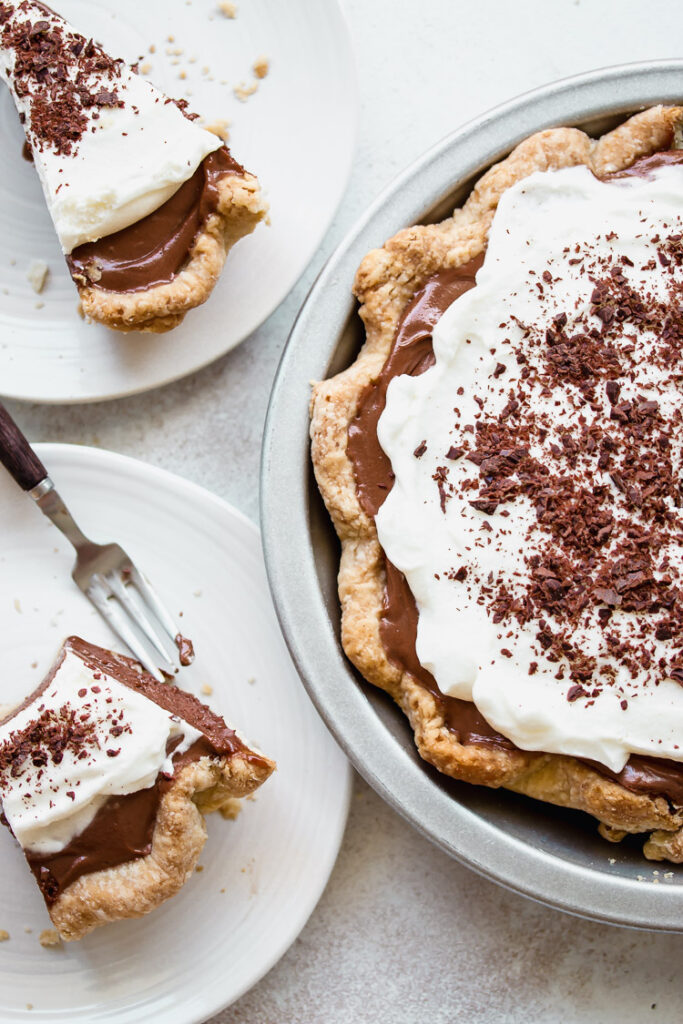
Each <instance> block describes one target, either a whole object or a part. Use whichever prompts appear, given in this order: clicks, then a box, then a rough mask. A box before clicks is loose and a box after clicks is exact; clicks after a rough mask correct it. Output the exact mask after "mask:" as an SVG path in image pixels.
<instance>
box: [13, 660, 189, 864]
mask: <svg viewBox="0 0 683 1024" xmlns="http://www.w3.org/2000/svg"><path fill="white" fill-rule="evenodd" d="M201 735H202V734H201V733H200V732H199V731H198V730H197V729H195V728H194V727H193V726H191V725H188V723H187V722H185V721H183V720H182V719H181V718H179V717H178V716H176V715H173V714H172V713H171V712H169V711H165V710H164V709H163V708H161V707H159V706H158V705H157V704H155V703H154V702H153V701H151V700H149V699H148V698H147V697H144V696H142V695H141V694H139V693H137V692H136V691H135V690H133V689H131V688H130V687H127V686H125V685H124V684H123V683H120V682H118V681H117V680H115V679H112V678H110V677H109V676H107V675H106V674H104V673H102V672H96V671H93V669H92V668H90V667H89V666H88V665H87V664H86V663H85V662H84V661H83V660H82V659H81V658H79V657H78V655H76V654H75V653H74V652H73V651H72V650H69V649H67V650H66V651H65V654H64V657H63V659H62V661H61V662H60V664H59V666H58V668H57V670H56V672H55V674H54V676H53V678H52V680H51V681H50V683H49V685H48V686H47V688H46V689H45V690H44V691H43V692H42V693H39V695H38V696H37V697H36V698H35V699H34V700H33V701H31V703H30V704H29V705H28V706H27V707H25V708H23V709H21V710H19V711H18V712H17V713H16V714H15V715H13V717H12V718H10V719H9V720H8V721H6V722H5V723H4V724H3V725H1V726H0V800H1V801H2V809H3V813H4V815H5V817H6V818H7V821H8V823H9V825H10V827H11V829H12V832H13V833H14V835H15V837H16V838H17V840H18V841H19V843H20V844H21V846H22V847H23V848H24V849H25V850H28V851H31V852H32V853H37V854H51V853H57V852H58V851H59V850H61V849H63V848H64V847H65V846H67V845H68V843H69V842H70V841H71V840H72V839H73V838H74V837H75V836H77V835H79V834H80V833H81V832H82V831H83V830H84V829H85V828H86V827H87V826H88V825H89V824H90V822H91V821H92V819H93V818H94V817H95V815H96V813H97V811H98V810H99V809H100V807H101V806H102V805H103V804H104V802H105V801H106V800H107V798H108V797H110V796H114V795H124V794H126V793H134V792H137V791H138V790H141V789H147V788H148V787H149V786H152V785H154V783H155V782H156V779H157V776H158V774H159V773H160V772H161V773H162V774H167V775H168V776H171V775H172V774H173V764H172V757H173V755H175V754H181V753H184V752H185V751H186V750H188V749H189V747H191V746H192V744H193V743H194V742H195V741H196V740H198V739H199V738H200V736H201ZM171 746H172V750H171V749H170V748H171ZM169 750H170V752H168V751H169Z"/></svg>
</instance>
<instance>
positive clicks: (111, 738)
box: [0, 637, 275, 940]
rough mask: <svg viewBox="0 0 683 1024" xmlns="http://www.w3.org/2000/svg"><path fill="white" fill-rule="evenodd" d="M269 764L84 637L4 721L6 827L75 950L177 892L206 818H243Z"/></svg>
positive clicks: (211, 716)
mask: <svg viewBox="0 0 683 1024" xmlns="http://www.w3.org/2000/svg"><path fill="white" fill-rule="evenodd" d="M274 767H275V765H274V763H273V762H272V761H271V760H270V759H269V758H267V757H265V756H264V755H263V754H261V753H260V752H259V751H257V750H255V749H253V748H251V747H250V746H249V745H248V744H247V742H246V741H245V740H244V739H242V738H241V737H240V736H239V735H238V733H237V732H236V731H235V730H234V729H233V728H231V727H230V726H229V725H227V724H226V723H225V722H224V720H223V719H222V718H221V717H220V716H219V715H217V714H216V713H215V712H213V711H212V710H211V709H210V708H208V707H206V705H204V704H202V703H200V701H199V700H197V698H196V697H194V696H192V694H190V693H186V692H185V691H184V690H181V689H179V688H178V687H177V686H173V685H171V684H170V683H158V682H157V681H156V680H155V679H153V678H152V676H150V675H148V674H147V673H145V672H143V671H142V669H141V667H140V665H138V663H137V662H135V661H133V660H132V659H131V658H126V657H124V656H123V655H120V654H116V653H114V652H113V651H108V650H105V649H103V648H101V647H96V646H95V645H94V644H91V643H88V642H86V641H85V640H81V639H79V638H78V637H69V639H68V640H67V641H66V642H65V643H64V645H63V646H62V649H61V651H60V653H59V656H58V658H57V660H56V662H55V664H54V666H53V667H52V669H51V670H50V672H49V673H48V675H47V676H46V678H45V680H44V681H43V683H42V684H41V685H40V686H39V687H38V689H37V690H36V691H35V692H34V693H32V694H31V695H30V696H29V697H28V698H27V699H26V700H25V701H24V703H23V704H22V705H21V706H20V707H19V708H17V709H16V710H15V711H13V712H12V714H11V715H10V716H9V717H8V718H6V719H5V720H4V721H2V722H0V800H1V801H2V811H3V821H4V822H5V824H7V825H8V826H9V827H10V829H11V830H12V833H13V834H14V836H15V838H16V839H17V841H18V843H19V844H20V846H21V847H22V849H23V851H24V855H25V857H26V860H27V862H28V865H29V867H30V869H31V871H32V872H33V874H34V876H35V879H36V881H37V883H38V885H39V886H40V890H41V892H42V894H43V897H44V899H45V902H46V904H47V908H48V911H49V913H50V917H51V918H52V921H53V923H54V925H55V926H56V928H57V930H58V932H59V934H60V936H61V937H62V938H63V939H66V940H73V939H80V938H82V937H83V936H84V935H86V934H87V933H88V932H90V931H92V930H93V928H97V927H98V926H100V925H103V924H107V922H109V921H117V920H120V919H122V918H129V917H141V916H142V915H143V914H147V913H149V911H151V910H154V908H155V907H157V906H159V904H161V903H163V901H164V900H167V899H168V898H169V897H170V896H173V895H175V894H176V893H177V892H178V891H179V890H180V889H181V888H182V886H183V885H184V884H185V882H186V881H187V880H188V879H189V878H190V877H191V875H192V873H193V871H194V868H195V865H196V863H197V859H198V858H199V854H200V853H201V850H202V847H203V846H204V842H205V840H206V826H205V824H204V817H203V816H204V814H207V813H209V812H210V811H223V813H224V814H226V815H227V816H234V813H235V810H236V807H235V802H236V801H237V800H238V799H239V798H241V797H244V796H247V795H248V794H250V793H252V792H253V791H254V790H255V789H257V788H258V787H259V786H260V785H261V783H263V782H265V780H266V779H267V778H268V776H269V775H270V774H271V772H272V771H273V769H274Z"/></svg>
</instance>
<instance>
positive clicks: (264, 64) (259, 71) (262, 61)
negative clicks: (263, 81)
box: [253, 56, 270, 78]
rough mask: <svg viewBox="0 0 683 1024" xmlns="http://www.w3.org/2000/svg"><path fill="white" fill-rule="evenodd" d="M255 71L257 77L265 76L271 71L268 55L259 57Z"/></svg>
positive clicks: (255, 63)
mask: <svg viewBox="0 0 683 1024" xmlns="http://www.w3.org/2000/svg"><path fill="white" fill-rule="evenodd" d="M253 71H254V74H255V75H256V77H257V78H265V77H266V75H267V74H268V72H269V71H270V61H269V60H268V58H267V57H263V56H261V57H257V58H256V60H255V61H254V64H253Z"/></svg>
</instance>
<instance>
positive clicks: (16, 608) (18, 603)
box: [14, 597, 21, 615]
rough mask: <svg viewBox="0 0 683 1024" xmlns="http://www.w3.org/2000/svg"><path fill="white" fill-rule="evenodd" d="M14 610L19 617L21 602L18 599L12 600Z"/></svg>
mask: <svg viewBox="0 0 683 1024" xmlns="http://www.w3.org/2000/svg"><path fill="white" fill-rule="evenodd" d="M14 610H15V612H19V614H20V615H21V601H20V600H19V598H18V597H15V598H14Z"/></svg>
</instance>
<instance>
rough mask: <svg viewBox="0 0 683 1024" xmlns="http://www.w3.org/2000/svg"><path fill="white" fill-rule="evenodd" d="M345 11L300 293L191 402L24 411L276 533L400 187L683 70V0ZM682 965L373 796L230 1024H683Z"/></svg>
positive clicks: (27, 424)
mask: <svg viewBox="0 0 683 1024" xmlns="http://www.w3.org/2000/svg"><path fill="white" fill-rule="evenodd" d="M242 2H243V3H248V2H249V0H242ZM283 2H285V0H283ZM310 2H311V3H316V2H318V0H310ZM345 6H346V9H347V14H348V20H349V25H350V29H351V35H352V39H353V44H354V46H355V50H356V55H357V61H358V75H359V85H360V102H361V109H360V129H359V139H358V150H357V159H356V161H355V165H354V171H353V174H352V177H351V180H350V183H349V186H348V189H347V192H346V195H345V197H344V200H343V202H342V204H341V207H340V209H339V211H338V214H337V217H336V218H335V221H334V223H333V225H332V227H331V229H330V231H329V232H328V235H327V237H326V239H325V241H324V242H323V244H322V246H321V247H320V249H319V251H318V252H316V253H315V255H314V257H313V259H312V260H311V263H310V265H309V267H308V269H307V271H306V273H305V274H304V275H303V277H302V279H301V280H300V281H299V283H298V284H297V286H296V287H295V288H294V289H293V291H292V292H291V294H290V295H289V296H288V298H287V299H286V300H285V301H284V302H283V303H282V305H281V306H280V308H279V309H278V310H277V311H276V312H275V313H274V314H273V315H272V316H271V317H270V319H269V320H268V321H267V322H266V323H265V324H263V326H262V327H261V328H260V329H259V330H258V331H257V332H256V333H255V334H254V335H252V336H251V337H250V338H249V339H248V340H247V341H246V342H245V343H244V344H243V345H241V346H240V347H239V348H238V349H237V350H235V351H233V352H231V353H229V354H228V355H227V356H225V357H224V358H222V359H220V360H219V361H218V362H216V363H214V364H213V365H212V366H210V367H208V368H206V369H204V370H202V371H201V372H199V373H197V374H195V375H194V376H192V377H190V378H188V379H186V380H184V381H181V382H179V383H177V384H174V385H171V386H169V387H166V388H164V389H161V390H159V391H154V392H151V393H149V394H147V395H142V396H138V397H134V398H129V399H123V400H119V401H115V402H106V403H100V404H96V405H90V406H72V407H61V408H58V407H40V406H34V405H23V404H19V403H16V402H12V403H8V405H9V407H10V409H11V411H12V413H13V414H14V415H15V416H16V418H17V419H18V421H19V422H20V423H21V425H22V426H23V427H24V429H25V430H26V432H27V433H28V435H29V437H30V438H31V439H32V440H35V441H38V440H45V441H66V442H75V443H82V444H89V445H98V446H101V447H104V448H110V449H113V450H115V451H119V452H124V453H125V454H128V455H132V456H135V457H137V458H140V459H145V460H147V461H148V462H151V463H154V464H155V465H159V466H163V467H166V468H168V469H171V470H173V471H174V472H176V473H179V474H181V475H183V476H185V477H187V478H189V479H191V480H194V481H196V482H197V483H199V484H202V485H204V486H205V487H208V488H210V489H211V490H213V491H215V492H216V493H217V494H219V495H221V496H222V497H224V498H226V499H227V500H228V501H230V502H232V503H233V504H234V505H236V506H237V507H238V508H240V509H241V510H242V511H243V512H245V513H246V514H247V515H248V516H250V517H251V518H252V519H257V517H258V469H259V447H260V439H261V431H262V427H263V420H264V416H265V412H266V406H267V402H268V394H269V390H270V386H271V383H272V380H273V376H274V373H275V370H276V367H277V363H278V359H279V357H280V354H281V352H282V349H283V347H284V345H285V342H286V339H287V335H288V332H289V330H290V327H291V324H292V322H293V319H294V317H295V315H296V312H297V310H298V308H299V306H300V305H301V303H302V302H303V300H304V298H305V296H306V293H307V290H308V288H309V287H310V285H311V283H312V281H313V279H314V277H315V275H316V273H317V271H318V270H319V269H320V267H321V266H322V263H323V262H324V260H325V258H326V257H327V256H328V255H329V254H330V253H331V252H332V250H333V249H334V246H335V245H336V244H337V243H338V242H339V241H340V239H341V238H342V237H343V235H344V234H345V232H346V231H347V230H348V229H349V228H350V227H351V225H352V224H353V222H354V220H355V219H356V218H357V217H358V216H359V215H360V214H361V213H362V211H363V210H364V209H365V207H366V206H367V205H368V204H369V202H370V201H371V200H372V199H374V198H375V196H376V195H377V194H378V193H379V191H380V190H381V189H382V188H383V186H384V185H386V184H387V183H388V182H389V181H390V180H391V178H392V177H393V176H394V175H395V174H396V173H397V172H398V171H400V170H401V169H403V168H404V167H405V166H406V165H407V164H408V163H409V162H410V161H411V160H412V159H414V158H415V157H417V156H418V155H419V154H420V153H422V152H423V151H424V150H425V149H426V148H427V147H429V146H430V145H431V144H433V143H434V142H436V141H437V140H438V139H440V138H441V137H442V136H443V135H445V134H446V133H447V132H449V131H451V130H452V129H454V128H456V127H458V126H459V125H460V124H462V123H463V122H465V121H466V120H469V119H470V118H471V117H473V116H475V115H477V114H479V113H481V112H483V111H484V110H486V109H487V108H489V107H491V106H493V105H494V104H497V103H499V102H502V101H504V100H506V99H509V98H510V97H512V96H514V95H516V94H518V93H520V92H523V91H525V90H527V89H530V88H534V87H535V86H538V85H542V84H544V83H546V82H549V81H552V80H554V79H556V78H560V77H563V76H565V75H569V74H574V73H578V72H580V71H586V70H589V69H593V68H598V67H602V66H605V65H608V64H616V63H620V62H622V61H636V60H646V59H652V58H666V57H676V56H680V40H681V37H682V35H683V32H682V30H683V8H682V7H681V6H680V5H677V4H676V3H671V2H670V0H649V2H648V3H644V2H642V0H620V2H619V3H617V2H614V0H516V2H515V3H511V2H507V0H480V2H479V3H473V2H471V0H469V2H464V0H421V2H420V3H407V2H405V0H346V5H345ZM314 84H315V83H311V85H312V87H314ZM682 86H683V83H682ZM682 92H683V89H682ZM313 144H314V140H313ZM679 956H681V957H683V935H679V936H671V935H663V934H650V933H645V932H635V931H627V930H619V929H616V928H611V927H607V926H602V925H597V924H594V923H591V922H587V921H581V920H578V919H574V918H571V917H568V916H566V915H563V914H560V913H559V912H557V911H553V910H549V909H546V908H544V907H541V906H537V905H535V904H533V903H531V902H529V901H527V900H525V899H523V898H521V897H519V896H516V895H513V894H511V893H508V892H506V891H504V890H503V889H501V888H499V887H497V886H496V885H494V884H493V883H491V882H488V881H485V880H483V879H481V878H478V877H477V876H475V875H474V874H473V873H471V872H470V871H468V870H467V869H466V868H464V867H461V866H460V865H459V864H457V863H456V862H454V861H452V860H450V859H449V858H448V857H447V856H446V855H444V854H443V853H441V852H440V851H439V850H437V849H435V848H433V847H432V846H430V844H429V843H428V842H427V841H426V840H425V839H423V838H422V837H420V836H419V835H418V834H417V833H415V832H414V831H413V830H412V829H411V828H410V827H409V826H408V825H406V824H405V823H404V822H403V821H402V820H401V819H400V818H399V817H397V815H396V814H395V813H394V812H393V811H391V810H390V809H389V808H388V807H386V806H385V805H384V804H383V803H382V802H381V801H380V799H379V798H378V797H377V796H376V795H375V794H374V793H373V792H372V791H371V790H370V789H369V788H368V787H367V786H366V785H365V783H363V782H362V781H360V779H358V778H356V781H355V790H354V796H353V800H352V806H351V814H350V818H349V824H348V828H347V831H346V835H345V838H344V842H343V845H342V848H341V852H340V855H339V860H338V862H337V865H336V867H335V869H334V871H333V873H332V877H331V879H330V882H329V885H328V887H327V889H326V891H325V893H324V895H323V898H322V900H321V901H320V904H319V906H318V907H317V909H316V910H315V911H314V913H313V915H312V917H311V919H310V921H309V923H308V924H307V926H306V927H305V929H304V930H303V932H302V934H301V936H300V937H299V939H298V940H297V941H296V942H295V943H294V945H293V946H292V948H291V949H290V950H289V952H288V953H287V954H286V955H285V956H284V957H283V958H282V960H281V961H280V963H279V964H278V965H277V966H276V967H275V968H274V969H273V970H272V971H271V972H270V973H269V974H268V975H267V976H266V977H265V978H264V979H263V980H262V981H261V982H260V984H258V985H257V986H256V987H255V988H254V989H253V990H252V991H251V992H249V993H248V994H247V995H245V996H244V997H243V998H242V999H240V1000H239V1001H238V1002H237V1003H236V1004H235V1005H234V1006H233V1007H231V1008H230V1009H228V1010H225V1011H224V1012H223V1013H222V1014H220V1015H219V1016H218V1017H216V1018H214V1024H290V1022H291V1024H295V1022H296V1024H314V1022H315V1024H317V1022H325V1024H346V1022H351V1021H354V1022H365V1021H368V1022H373V1024H404V1022H405V1024H412V1022H422V1021H433V1022H451V1021H458V1022H460V1021H473V1022H481V1024H489V1022H498V1021H511V1022H515V1024H516V1022H534V1024H535V1022H590V1024H593V1022H609V1024H611V1022H614V1024H617V1022H618V1024H640V1022H643V1021H653V1022H655V1021H656V1022H660V1024H661V1022H669V1021H671V1022H674V1021H680V1020H681V1019H682V1018H683V1001H682V1000H681V991H682V989H683V982H681V980H680V979H678V972H679V964H680V961H679V960H678V957H679Z"/></svg>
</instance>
